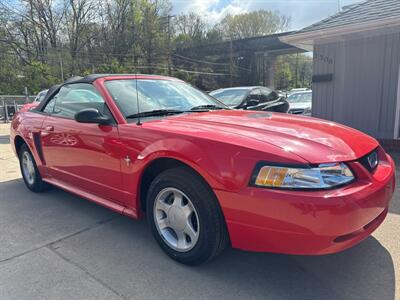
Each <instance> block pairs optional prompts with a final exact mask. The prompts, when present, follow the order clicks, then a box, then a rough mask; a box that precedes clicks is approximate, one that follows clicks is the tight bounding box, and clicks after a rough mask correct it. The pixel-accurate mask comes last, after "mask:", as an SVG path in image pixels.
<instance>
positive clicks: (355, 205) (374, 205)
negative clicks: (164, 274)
mask: <svg viewBox="0 0 400 300" xmlns="http://www.w3.org/2000/svg"><path fill="white" fill-rule="evenodd" d="M349 165H350V167H351V168H352V169H353V170H354V171H356V172H355V173H356V174H357V180H356V181H355V182H353V183H352V184H350V185H347V186H345V187H342V188H339V189H332V190H324V191H287V190H286V191H285V190H274V189H267V188H257V187H247V188H245V189H243V190H242V191H240V192H239V193H234V192H228V191H222V190H216V191H215V193H216V195H217V197H218V199H219V201H220V204H221V207H222V210H223V213H224V216H225V219H226V223H227V226H228V231H229V234H230V239H231V243H232V246H233V247H234V248H239V249H244V250H248V251H259V252H277V253H287V254H303V255H317V254H329V253H334V252H339V251H342V250H344V249H347V248H349V247H351V246H353V245H355V244H357V243H359V242H360V241H362V240H363V239H365V238H366V237H368V236H369V235H370V234H371V233H372V232H373V231H374V230H375V229H376V228H377V227H378V226H379V225H380V224H381V223H382V222H383V220H384V219H385V217H386V214H387V211H388V205H389V201H390V199H391V197H392V195H393V192H394V187H395V176H394V170H395V166H394V163H393V160H392V159H391V158H390V156H389V155H387V154H385V153H384V152H383V151H382V155H381V157H380V162H379V165H378V167H377V168H376V169H375V170H374V172H373V173H370V172H369V171H368V170H366V169H365V168H364V167H363V166H362V165H361V164H360V163H359V162H351V163H349Z"/></svg>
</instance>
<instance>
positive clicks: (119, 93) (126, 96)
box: [105, 79, 227, 118]
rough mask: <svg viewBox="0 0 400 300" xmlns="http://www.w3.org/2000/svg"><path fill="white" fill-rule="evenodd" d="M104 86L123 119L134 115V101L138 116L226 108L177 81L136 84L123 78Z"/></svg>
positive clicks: (144, 80) (140, 81) (150, 81)
mask: <svg viewBox="0 0 400 300" xmlns="http://www.w3.org/2000/svg"><path fill="white" fill-rule="evenodd" d="M105 85H106V87H107V89H108V91H109V92H110V94H111V96H112V98H113V99H114V101H115V103H116V104H117V105H118V107H119V109H120V110H121V112H122V114H123V115H124V116H125V117H126V118H127V117H129V116H136V115H137V114H138V106H137V103H138V102H139V108H140V114H144V113H149V112H152V111H160V110H163V111H166V110H168V111H171V112H172V111H174V112H183V111H190V110H192V109H197V108H202V109H207V110H208V109H212V108H227V107H226V106H225V105H223V104H222V103H220V102H218V101H217V100H215V99H213V98H212V97H210V96H208V95H207V94H205V93H203V92H201V91H199V90H197V89H195V88H194V87H192V86H190V85H189V84H187V83H184V82H181V81H174V80H160V79H139V80H137V82H136V80H135V79H123V80H110V81H107V82H106V83H105ZM137 96H138V97H139V99H137ZM137 100H139V101H137Z"/></svg>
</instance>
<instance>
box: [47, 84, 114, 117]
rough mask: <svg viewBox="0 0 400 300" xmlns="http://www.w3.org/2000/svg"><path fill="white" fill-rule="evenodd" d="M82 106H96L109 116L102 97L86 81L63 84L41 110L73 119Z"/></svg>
mask: <svg viewBox="0 0 400 300" xmlns="http://www.w3.org/2000/svg"><path fill="white" fill-rule="evenodd" d="M84 108H96V109H98V110H99V111H100V112H101V113H103V114H106V115H109V116H111V113H110V111H109V110H108V108H107V105H106V104H105V102H104V100H103V98H102V97H101V95H100V93H99V92H98V91H97V90H96V88H95V87H94V86H93V85H91V84H87V83H75V84H69V85H65V86H63V87H62V88H61V89H60V91H59V92H58V93H57V94H56V95H55V96H54V97H53V98H52V99H51V100H50V101H49V102H48V103H47V105H46V106H45V108H44V109H43V112H45V113H48V114H51V115H54V116H61V117H64V118H69V119H73V118H74V116H75V114H76V113H77V112H79V111H80V110H82V109H84Z"/></svg>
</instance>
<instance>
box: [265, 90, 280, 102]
mask: <svg viewBox="0 0 400 300" xmlns="http://www.w3.org/2000/svg"><path fill="white" fill-rule="evenodd" d="M278 98H279V95H278V94H277V93H276V92H275V91H273V90H271V89H268V88H263V89H261V102H269V101H274V100H276V99H278Z"/></svg>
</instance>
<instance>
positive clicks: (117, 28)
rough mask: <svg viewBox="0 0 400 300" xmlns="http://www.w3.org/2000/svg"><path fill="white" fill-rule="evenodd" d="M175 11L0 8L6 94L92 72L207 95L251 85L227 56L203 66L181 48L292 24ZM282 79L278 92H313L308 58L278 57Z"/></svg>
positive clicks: (153, 7)
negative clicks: (143, 76) (159, 77)
mask: <svg viewBox="0 0 400 300" xmlns="http://www.w3.org/2000/svg"><path fill="white" fill-rule="evenodd" d="M0 1H1V0H0ZM7 5H8V6H7ZM15 6H18V7H19V9H18V12H16V11H15V9H14V8H15ZM170 13H171V2H170V0H110V1H99V0H74V1H71V0H52V1H49V0H14V1H11V2H9V4H4V5H3V6H2V5H0V53H1V54H2V55H0V94H21V93H23V91H24V87H25V86H27V87H28V91H29V93H31V94H34V93H37V92H38V91H40V90H42V89H44V88H48V87H50V86H51V85H53V84H55V83H58V82H60V81H61V80H62V78H64V79H67V78H69V77H71V76H75V75H87V74H91V73H150V74H151V73H156V74H164V75H169V74H171V75H172V76H176V77H179V78H181V79H183V80H185V81H188V82H191V83H192V84H194V85H197V86H199V87H201V88H204V89H213V88H218V87H219V86H221V85H228V84H229V83H237V84H240V80H241V79H244V80H246V79H248V77H249V76H248V73H243V72H246V71H245V70H246V69H250V68H251V67H250V65H246V66H244V68H243V67H242V68H239V60H237V58H234V59H235V60H232V59H231V60H229V57H228V56H229V54H228V53H227V54H226V57H225V61H223V63H217V64H212V63H211V64H209V63H207V62H204V63H203V62H202V60H207V59H205V58H201V57H197V56H196V53H195V52H194V55H193V56H192V59H190V58H189V59H187V58H185V57H182V56H179V54H178V53H179V51H178V50H179V48H188V47H194V48H195V47H196V46H203V45H210V47H212V46H211V45H212V44H213V43H217V42H220V41H221V40H226V39H240V38H246V37H253V36H260V35H266V34H271V33H276V32H279V31H282V30H285V29H286V28H287V25H288V23H289V19H288V18H287V17H285V16H283V15H280V14H278V13H275V12H271V11H266V10H260V11H255V12H249V13H244V14H239V15H235V16H232V15H228V16H226V17H225V18H224V19H223V20H222V21H221V22H220V23H218V24H217V25H215V26H212V27H211V26H209V25H208V24H207V23H206V22H205V19H204V18H203V16H199V15H197V14H196V13H189V14H186V15H179V16H174V17H172V16H170ZM228 51H229V50H228V49H227V52H228ZM193 59H194V60H193ZM250 60H251V59H249V60H248V61H250ZM241 63H243V61H241ZM212 73H223V74H225V76H214V75H213V74H212ZM243 74H245V75H243ZM219 75H220V74H219ZM239 75H240V76H239ZM276 77H277V86H279V87H280V88H289V87H293V86H300V85H301V86H302V85H306V86H307V85H309V84H310V77H311V69H310V63H309V62H308V61H307V59H303V56H300V57H297V58H296V57H294V56H288V57H286V58H285V60H282V59H279V60H278V64H277V68H276ZM236 79H237V80H236Z"/></svg>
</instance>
